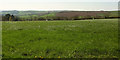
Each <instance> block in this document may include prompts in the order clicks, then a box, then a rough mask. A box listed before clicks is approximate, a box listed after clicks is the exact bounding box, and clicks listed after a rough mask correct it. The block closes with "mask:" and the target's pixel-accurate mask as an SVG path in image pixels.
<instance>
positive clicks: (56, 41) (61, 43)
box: [2, 19, 118, 58]
mask: <svg viewBox="0 0 120 60" xmlns="http://www.w3.org/2000/svg"><path fill="white" fill-rule="evenodd" d="M117 21H118V20H117V19H108V20H86V21H48V22H46V21H20V22H3V23H2V24H3V25H2V29H3V30H2V38H3V39H2V40H3V41H2V44H3V48H2V49H3V58H11V57H12V58H34V57H40V56H42V57H44V58H58V57H60V58H117V57H118V48H117V47H118V22H117Z"/></svg>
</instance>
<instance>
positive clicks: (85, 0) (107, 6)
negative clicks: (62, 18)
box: [0, 0, 119, 11]
mask: <svg viewBox="0 0 120 60" xmlns="http://www.w3.org/2000/svg"><path fill="white" fill-rule="evenodd" d="M118 1H119V0H0V10H81V11H83V10H85V11H96V10H97V11H99V10H106V11H108V10H118Z"/></svg>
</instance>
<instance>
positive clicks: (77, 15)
mask: <svg viewBox="0 0 120 60" xmlns="http://www.w3.org/2000/svg"><path fill="white" fill-rule="evenodd" d="M106 18H119V17H118V16H117V14H116V16H115V14H114V15H110V14H106V13H103V14H101V13H99V14H97V15H96V14H94V13H91V14H85V13H84V14H82V13H81V14H80V13H77V12H76V13H74V14H72V12H70V13H66V12H65V13H58V14H55V13H50V14H45V15H41V16H40V15H37V14H36V15H23V16H15V15H12V14H5V15H3V16H2V21H43V20H45V21H48V20H83V19H106Z"/></svg>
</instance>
